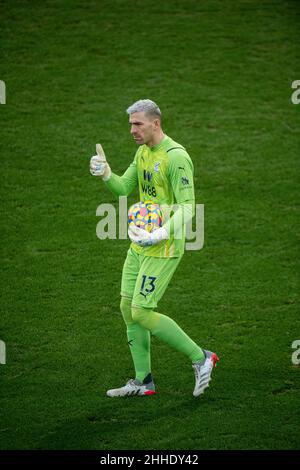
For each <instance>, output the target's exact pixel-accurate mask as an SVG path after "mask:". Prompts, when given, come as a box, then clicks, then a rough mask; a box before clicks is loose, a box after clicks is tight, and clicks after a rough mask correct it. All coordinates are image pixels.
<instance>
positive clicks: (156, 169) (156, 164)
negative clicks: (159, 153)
mask: <svg viewBox="0 0 300 470" xmlns="http://www.w3.org/2000/svg"><path fill="white" fill-rule="evenodd" d="M159 165H160V162H155V163H154V171H155V173H158V172H159Z"/></svg>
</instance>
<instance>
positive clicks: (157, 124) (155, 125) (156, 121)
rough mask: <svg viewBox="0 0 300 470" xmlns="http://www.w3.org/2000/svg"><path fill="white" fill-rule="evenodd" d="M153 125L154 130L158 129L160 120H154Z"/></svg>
mask: <svg viewBox="0 0 300 470" xmlns="http://www.w3.org/2000/svg"><path fill="white" fill-rule="evenodd" d="M153 123H154V127H155V129H159V128H160V120H159V119H154V121H153Z"/></svg>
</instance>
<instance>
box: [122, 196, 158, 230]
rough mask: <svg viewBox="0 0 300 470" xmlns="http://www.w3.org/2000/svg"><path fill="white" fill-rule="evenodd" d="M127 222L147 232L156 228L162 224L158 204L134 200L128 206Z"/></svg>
mask: <svg viewBox="0 0 300 470" xmlns="http://www.w3.org/2000/svg"><path fill="white" fill-rule="evenodd" d="M128 224H129V226H131V225H135V226H136V227H140V228H143V229H144V230H147V231H148V232H153V230H156V229H158V228H159V227H161V226H162V211H161V209H160V206H159V204H156V203H154V202H152V201H144V202H136V203H135V204H133V205H132V206H131V207H130V208H129V211H128Z"/></svg>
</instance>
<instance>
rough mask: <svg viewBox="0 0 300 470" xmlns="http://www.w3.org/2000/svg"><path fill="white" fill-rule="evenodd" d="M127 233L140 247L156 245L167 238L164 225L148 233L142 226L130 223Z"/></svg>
mask: <svg viewBox="0 0 300 470" xmlns="http://www.w3.org/2000/svg"><path fill="white" fill-rule="evenodd" d="M128 235H129V238H130V240H131V241H132V242H134V243H136V244H137V245H140V246H142V247H144V246H152V245H157V244H158V243H160V242H161V241H162V240H167V239H168V238H169V235H168V232H167V231H166V229H165V228H164V227H160V228H158V229H157V230H154V231H153V232H151V233H149V232H147V230H144V229H143V228H140V227H136V226H135V225H130V227H129V228H128Z"/></svg>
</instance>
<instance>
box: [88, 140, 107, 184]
mask: <svg viewBox="0 0 300 470" xmlns="http://www.w3.org/2000/svg"><path fill="white" fill-rule="evenodd" d="M96 152H97V155H94V156H93V157H92V158H91V161H90V172H91V174H92V175H93V176H101V178H102V179H103V181H107V180H109V178H110V176H111V169H110V166H109V164H108V163H107V161H106V156H105V153H104V150H103V148H102V145H101V144H96Z"/></svg>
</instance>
